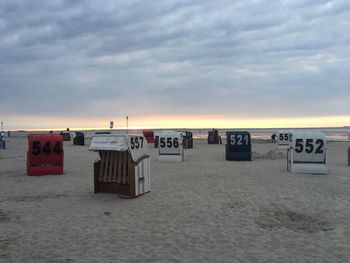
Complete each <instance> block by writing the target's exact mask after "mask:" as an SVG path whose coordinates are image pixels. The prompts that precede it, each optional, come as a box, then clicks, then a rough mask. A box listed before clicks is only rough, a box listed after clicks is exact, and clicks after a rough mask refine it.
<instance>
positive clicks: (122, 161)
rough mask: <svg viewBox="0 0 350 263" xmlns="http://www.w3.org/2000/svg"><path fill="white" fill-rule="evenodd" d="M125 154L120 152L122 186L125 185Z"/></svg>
mask: <svg viewBox="0 0 350 263" xmlns="http://www.w3.org/2000/svg"><path fill="white" fill-rule="evenodd" d="M125 165H126V164H125V152H121V176H122V184H126V177H125Z"/></svg>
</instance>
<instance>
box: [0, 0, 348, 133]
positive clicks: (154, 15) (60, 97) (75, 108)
mask: <svg viewBox="0 0 350 263" xmlns="http://www.w3.org/2000/svg"><path fill="white" fill-rule="evenodd" d="M349 18H350V1H348V0H333V1H326V0H322V1H321V0H280V1H270V0H260V1H259V0H236V1H232V0H216V1H212V0H194V1H190V0H182V1H180V0H164V1H145V0H144V1H137V0H123V1H116V0H115V1H95V0H90V1H88V0H87V1H84V0H79V1H68V0H61V1H60V0H54V1H44V0H42V1H39V0H23V1H17V0H1V1H0V91H1V96H0V98H1V100H0V121H2V122H3V123H4V129H5V130H7V129H8V130H14V129H54V128H57V129H61V128H66V127H70V128H86V129H88V128H108V127H109V121H111V120H113V121H114V123H115V125H116V128H125V126H126V121H125V117H126V116H129V126H130V127H135V128H143V127H147V128H172V127H173V128H180V127H181V128H185V127H186V128H211V127H216V128H235V127H237V128H263V127H267V128H273V127H325V126H332V127H335V126H345V125H347V126H350V34H349V28H350V19H349Z"/></svg>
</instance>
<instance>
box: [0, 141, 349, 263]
mask: <svg viewBox="0 0 350 263" xmlns="http://www.w3.org/2000/svg"><path fill="white" fill-rule="evenodd" d="M89 143H90V141H89V140H88V141H87V143H86V146H75V145H73V144H72V142H65V145H64V151H65V152H64V153H65V157H64V158H65V163H64V164H65V167H64V171H65V172H64V175H61V176H41V177H29V176H27V175H26V151H27V148H28V142H27V138H7V139H6V147H7V149H6V150H1V151H0V233H1V235H0V262H36V263H37V262H57V263H67V262H350V167H349V166H347V147H348V143H346V142H329V143H328V144H327V147H328V160H329V163H328V174H327V175H307V174H292V173H290V172H288V171H287V169H286V156H285V154H284V153H283V152H278V151H277V150H276V145H274V144H271V143H261V142H260V143H253V151H254V155H253V161H252V162H228V161H225V145H224V144H222V145H208V144H207V143H206V141H195V142H194V149H188V150H185V161H184V162H182V163H171V162H162V163H161V162H158V161H157V149H155V148H154V147H153V145H150V153H151V182H152V191H151V192H150V193H148V194H145V195H143V196H141V197H139V198H136V199H122V198H119V197H117V196H116V195H114V194H106V193H98V194H94V193H93V162H94V160H96V159H98V154H97V153H95V152H91V151H89V150H88V145H89Z"/></svg>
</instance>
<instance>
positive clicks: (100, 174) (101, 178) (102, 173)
mask: <svg viewBox="0 0 350 263" xmlns="http://www.w3.org/2000/svg"><path fill="white" fill-rule="evenodd" d="M100 154H101V165H100V173H99V178H98V180H99V181H100V182H103V181H104V167H105V161H104V159H105V151H100Z"/></svg>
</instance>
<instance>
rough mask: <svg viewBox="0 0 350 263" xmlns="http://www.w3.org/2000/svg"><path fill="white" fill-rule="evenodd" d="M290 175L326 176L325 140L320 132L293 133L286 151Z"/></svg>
mask: <svg viewBox="0 0 350 263" xmlns="http://www.w3.org/2000/svg"><path fill="white" fill-rule="evenodd" d="M287 169H288V171H291V172H292V173H307V174H327V147H326V138H325V135H324V134H323V133H322V132H311V131H309V132H308V131H307V132H294V133H293V136H292V143H291V144H290V146H289V148H288V151H287Z"/></svg>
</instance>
